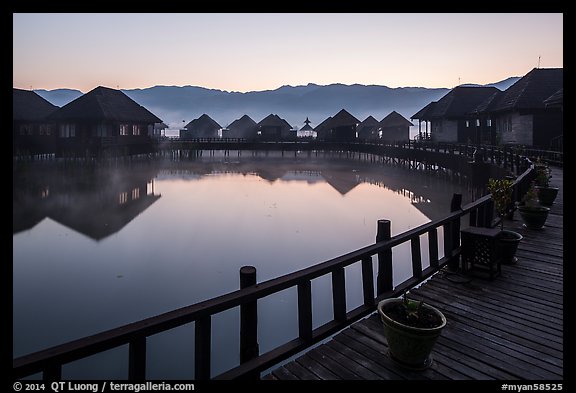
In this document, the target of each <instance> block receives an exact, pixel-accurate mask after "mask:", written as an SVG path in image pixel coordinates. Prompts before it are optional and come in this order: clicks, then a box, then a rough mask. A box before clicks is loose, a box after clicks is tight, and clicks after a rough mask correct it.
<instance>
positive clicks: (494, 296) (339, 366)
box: [272, 168, 564, 380]
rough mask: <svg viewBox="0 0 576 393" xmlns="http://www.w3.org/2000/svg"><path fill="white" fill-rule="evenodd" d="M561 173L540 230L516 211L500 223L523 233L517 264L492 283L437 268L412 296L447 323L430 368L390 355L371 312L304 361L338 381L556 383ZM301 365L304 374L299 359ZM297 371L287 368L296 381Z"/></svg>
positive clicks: (560, 355)
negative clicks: (408, 366)
mask: <svg viewBox="0 0 576 393" xmlns="http://www.w3.org/2000/svg"><path fill="white" fill-rule="evenodd" d="M562 176H563V172H562V170H561V169H558V168H555V169H553V178H554V179H556V181H557V182H558V183H559V184H560V192H559V194H558V197H557V199H556V202H555V203H554V205H553V206H552V207H551V211H550V214H549V216H548V221H547V223H546V226H545V227H544V228H543V229H542V230H530V229H527V228H525V227H524V226H523V223H522V220H521V219H520V216H519V213H516V214H515V216H516V218H515V219H514V220H511V221H510V220H508V221H506V222H505V227H506V228H508V229H512V230H515V231H518V232H520V233H521V234H522V235H523V236H524V239H523V240H522V241H521V242H520V245H519V247H518V251H517V253H516V256H517V257H518V263H516V264H514V265H503V266H502V274H501V275H500V276H499V277H497V278H496V279H495V280H492V281H490V280H483V279H480V278H477V277H473V276H470V275H468V276H465V275H462V274H459V276H460V277H459V279H458V280H455V278H457V277H454V278H453V277H452V275H453V273H450V272H447V271H441V272H439V273H438V274H436V275H434V276H433V277H432V278H431V279H429V280H428V281H427V282H425V283H424V284H422V285H421V286H420V287H418V288H416V289H412V290H411V291H410V292H411V295H412V297H414V298H415V299H419V298H420V299H423V300H425V301H426V302H428V303H429V304H431V305H433V306H436V307H438V308H439V309H441V310H442V312H444V314H445V315H446V318H447V320H448V324H447V325H446V328H445V329H444V331H443V332H442V335H441V336H440V337H439V339H438V341H437V343H436V346H435V347H434V352H433V359H434V360H433V363H432V365H431V367H430V368H428V369H427V370H424V371H413V370H406V369H405V368H402V367H400V366H399V365H397V364H396V363H395V362H394V361H393V360H392V359H391V358H390V357H389V355H388V344H387V342H386V338H385V336H384V331H383V328H382V323H381V321H380V317H379V316H378V314H376V313H373V314H371V315H370V316H368V317H366V318H364V319H362V320H360V321H358V322H356V323H354V324H352V325H351V326H350V327H348V328H346V329H344V330H343V331H342V332H340V333H338V334H337V335H335V336H334V337H333V338H332V339H331V340H330V341H328V342H327V343H326V344H322V345H320V346H319V347H316V348H314V349H312V350H310V351H309V352H307V353H306V355H305V356H308V357H309V359H310V361H312V362H317V363H319V366H320V367H324V369H325V370H329V371H328V373H330V374H328V375H329V376H331V375H335V376H338V377H339V378H342V379H377V378H383V379H409V380H414V379H421V380H426V379H433V380H434V379H455V380H456V379H459V380H462V379H476V380H488V379H500V380H562V379H563V377H564V369H563V366H564V352H563V351H564V347H563V344H564V338H563V336H564V335H563V332H564V275H563V274H564V266H563V262H564V261H563V258H564V242H563V222H564V221H563V219H564V217H563V193H562V187H561V185H562V183H563V181H562V180H563V179H562ZM558 183H556V185H557V184H558ZM553 184H554V182H553ZM462 280H465V281H467V282H462ZM299 359H301V358H299ZM306 359H308V358H306ZM296 361H298V359H297V360H296ZM300 366H301V367H302V368H305V369H306V368H307V369H310V367H306V365H305V364H303V363H302V362H300ZM299 371H301V370H299V369H297V368H295V369H293V370H292V372H291V371H290V370H285V372H286V373H288V377H294V378H296V376H295V375H294V373H297V372H299ZM282 373H283V372H279V373H272V377H274V378H277V379H281V378H279V377H278V376H279V375H283V374H282ZM312 374H314V375H315V376H318V377H320V378H322V376H320V375H319V374H318V373H314V372H312ZM301 375H302V376H304V374H301Z"/></svg>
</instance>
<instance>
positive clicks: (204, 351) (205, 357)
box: [194, 315, 212, 380]
mask: <svg viewBox="0 0 576 393" xmlns="http://www.w3.org/2000/svg"><path fill="white" fill-rule="evenodd" d="M210 318H211V317H210V315H208V316H207V317H204V318H201V319H198V320H197V321H196V323H195V333H194V340H195V345H194V379H198V380H207V379H210V377H211V376H210V363H211V348H210V347H211V343H212V321H211V319H210Z"/></svg>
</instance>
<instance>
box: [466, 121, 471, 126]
mask: <svg viewBox="0 0 576 393" xmlns="http://www.w3.org/2000/svg"><path fill="white" fill-rule="evenodd" d="M466 128H470V120H466Z"/></svg>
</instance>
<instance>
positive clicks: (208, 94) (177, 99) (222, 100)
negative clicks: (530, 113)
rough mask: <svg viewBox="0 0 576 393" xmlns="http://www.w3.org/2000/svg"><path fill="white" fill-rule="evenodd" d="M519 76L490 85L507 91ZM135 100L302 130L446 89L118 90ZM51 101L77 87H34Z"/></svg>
mask: <svg viewBox="0 0 576 393" xmlns="http://www.w3.org/2000/svg"><path fill="white" fill-rule="evenodd" d="M518 79H519V78H518V77H512V78H508V79H506V80H503V81H500V82H497V83H493V84H490V85H487V86H495V87H497V88H499V89H501V90H505V89H506V88H507V87H508V86H510V85H512V84H513V83H514V82H516V80H518ZM122 91H123V92H124V93H126V94H127V95H128V96H129V97H130V98H132V99H133V100H134V101H136V102H138V103H139V104H140V105H143V106H145V107H146V108H147V109H149V110H150V111H151V112H152V113H154V114H155V115H157V116H158V117H160V118H161V119H162V120H163V121H164V123H166V124H168V125H169V126H170V128H174V129H177V128H180V127H182V126H183V125H184V124H187V123H188V122H190V121H191V120H193V119H195V118H198V117H200V116H201V115H202V114H204V113H206V114H208V115H209V116H210V117H212V118H213V119H214V120H216V121H217V122H218V123H219V124H221V125H222V126H226V125H228V124H230V123H231V122H232V121H234V120H235V119H238V118H240V117H241V116H242V115H244V114H247V115H249V116H250V117H251V118H252V119H254V120H255V121H256V122H259V121H260V120H262V119H263V118H264V117H266V116H267V115H269V114H270V113H275V114H277V115H279V116H280V117H282V118H284V119H286V120H287V121H288V123H290V124H291V125H292V126H293V127H297V128H301V127H302V126H303V125H304V120H305V119H306V117H308V118H309V119H310V121H311V122H312V124H311V126H312V127H315V126H316V125H318V124H319V123H320V122H322V121H323V120H324V119H326V118H327V117H328V116H333V115H334V114H335V113H337V112H338V111H339V110H340V109H342V108H344V109H346V110H347V111H348V112H350V113H351V114H353V115H354V116H356V117H357V118H358V119H360V120H364V119H365V118H366V117H368V116H370V115H372V116H374V117H375V118H376V119H377V120H382V118H384V117H385V116H386V115H388V114H389V113H390V112H391V111H396V112H398V113H400V114H402V115H403V116H404V117H406V118H407V119H410V116H412V115H413V114H414V113H416V112H417V111H419V110H420V109H421V108H422V107H424V106H425V105H427V104H428V103H429V102H431V101H436V100H438V99H440V98H441V97H442V96H444V95H445V94H446V93H447V92H448V91H450V89H447V88H436V89H429V88H425V87H400V88H390V87H387V86H378V85H359V84H354V85H344V84H340V83H336V84H331V85H326V86H322V85H316V84H313V83H309V84H308V85H305V86H282V87H279V88H278V89H275V90H264V91H251V92H247V93H239V92H228V91H223V90H215V89H207V88H204V87H197V86H154V87H150V88H146V89H129V90H122ZM36 92H37V93H38V94H39V95H40V96H42V97H44V98H45V99H47V100H48V101H50V102H51V103H53V104H54V105H58V106H62V105H65V104H67V103H68V102H70V101H72V100H73V99H75V98H77V97H79V96H80V95H82V93H81V92H80V91H78V90H71V89H56V90H36Z"/></svg>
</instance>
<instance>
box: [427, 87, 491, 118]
mask: <svg viewBox="0 0 576 393" xmlns="http://www.w3.org/2000/svg"><path fill="white" fill-rule="evenodd" d="M499 91H500V90H498V89H497V88H495V87H484V86H478V87H476V86H457V87H455V88H453V89H452V90H450V91H449V92H448V93H447V94H446V95H445V96H444V97H442V98H441V99H440V100H438V101H437V102H436V104H435V105H434V108H433V110H432V111H431V113H430V114H429V116H428V117H429V118H436V119H438V118H455V117H463V116H466V115H467V114H469V113H472V112H473V111H474V110H475V109H476V107H477V106H478V105H480V104H481V103H482V102H484V101H485V100H486V99H488V98H489V97H491V96H492V95H494V93H497V92H499ZM427 115H428V113H427Z"/></svg>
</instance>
